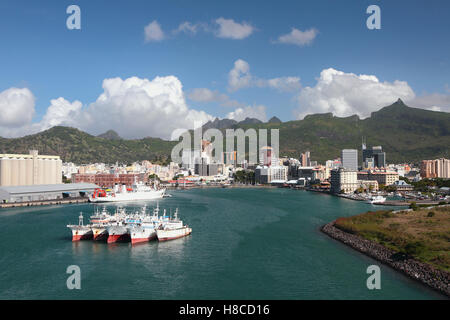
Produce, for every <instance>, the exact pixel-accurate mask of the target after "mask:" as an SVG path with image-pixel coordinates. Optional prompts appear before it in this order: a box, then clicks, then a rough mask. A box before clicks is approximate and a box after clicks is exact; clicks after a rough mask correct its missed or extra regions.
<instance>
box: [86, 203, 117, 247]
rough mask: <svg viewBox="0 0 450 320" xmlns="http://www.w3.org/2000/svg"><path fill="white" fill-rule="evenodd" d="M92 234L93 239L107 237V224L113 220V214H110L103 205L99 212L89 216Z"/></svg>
mask: <svg viewBox="0 0 450 320" xmlns="http://www.w3.org/2000/svg"><path fill="white" fill-rule="evenodd" d="M90 220H91V221H90V222H91V230H92V236H93V238H94V240H97V241H98V240H105V239H107V238H108V231H107V227H108V224H109V223H111V222H113V221H114V216H112V215H110V214H109V213H108V211H107V210H106V208H105V207H103V210H102V212H101V213H99V212H98V211H97V212H96V213H95V215H93V216H91V217H90Z"/></svg>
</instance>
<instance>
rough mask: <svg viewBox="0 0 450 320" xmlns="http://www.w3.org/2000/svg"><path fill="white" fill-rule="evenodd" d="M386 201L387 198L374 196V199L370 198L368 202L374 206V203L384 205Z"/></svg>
mask: <svg viewBox="0 0 450 320" xmlns="http://www.w3.org/2000/svg"><path fill="white" fill-rule="evenodd" d="M385 201H386V198H385V197H382V196H374V197H370V198H369V199H368V200H367V203H370V204H374V203H383V202H385Z"/></svg>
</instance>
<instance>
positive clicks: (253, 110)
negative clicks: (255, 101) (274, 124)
mask: <svg viewBox="0 0 450 320" xmlns="http://www.w3.org/2000/svg"><path fill="white" fill-rule="evenodd" d="M247 117H248V118H256V119H259V120H261V121H263V122H266V121H267V115H266V107H265V106H263V105H256V106H253V107H252V106H247V107H244V108H237V109H236V110H234V111H233V112H230V113H228V114H227V115H226V118H228V119H233V120H236V121H242V120H245V118H247Z"/></svg>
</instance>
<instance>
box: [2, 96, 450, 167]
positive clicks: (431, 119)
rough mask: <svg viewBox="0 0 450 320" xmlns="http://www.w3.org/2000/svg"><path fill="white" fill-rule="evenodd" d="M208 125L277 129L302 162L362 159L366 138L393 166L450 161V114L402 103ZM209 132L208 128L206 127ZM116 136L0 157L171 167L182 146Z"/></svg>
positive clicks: (68, 131) (287, 152) (21, 144)
mask: <svg viewBox="0 0 450 320" xmlns="http://www.w3.org/2000/svg"><path fill="white" fill-rule="evenodd" d="M209 126H211V127H216V128H218V129H219V130H224V129H227V128H243V129H244V130H246V129H248V128H255V129H258V128H261V129H275V128H277V129H279V130H280V131H279V136H280V155H281V156H289V157H295V158H298V157H299V155H300V152H304V151H306V150H308V151H310V152H311V157H312V159H313V160H317V161H319V162H322V163H323V162H324V161H326V160H328V159H334V158H337V157H339V156H340V151H341V150H342V149H345V148H351V149H358V150H359V157H361V154H360V153H361V152H360V148H361V138H362V137H363V136H364V137H365V138H366V141H367V145H368V146H372V145H381V146H383V150H384V151H386V158H387V162H389V163H393V162H394V163H400V162H406V161H420V160H423V159H436V158H439V157H446V158H450V113H446V112H436V111H430V110H424V109H417V108H411V107H408V106H406V105H405V104H404V103H403V101H401V100H398V101H396V102H395V103H393V104H392V105H390V106H387V107H384V108H382V109H380V110H378V111H376V112H373V113H372V114H371V116H370V117H369V118H366V119H362V120H361V119H360V118H359V117H358V116H356V115H353V116H349V117H344V118H340V117H336V116H333V115H332V114H331V113H325V114H313V115H308V116H306V117H305V118H304V119H303V120H295V121H287V122H282V123H275V122H267V123H262V122H261V121H259V120H258V121H253V120H251V119H250V120H248V121H245V120H244V121H241V122H237V121H235V120H230V119H223V120H219V119H215V120H214V121H210V122H209ZM207 128H208V123H207V124H205V125H204V126H203V129H207ZM105 134H106V133H105ZM102 136H104V135H103V134H102ZM118 136H119V135H118V134H116V135H114V134H111V133H110V134H107V135H106V136H104V137H95V136H93V135H90V134H88V133H85V132H82V131H80V130H78V129H74V128H69V127H53V128H51V129H48V130H46V131H43V132H40V133H37V134H33V135H29V136H26V137H21V138H13V139H7V138H0V153H28V150H30V149H37V150H38V151H39V153H40V154H49V155H60V156H61V158H62V159H63V161H66V162H75V163H78V164H81V163H94V162H105V163H114V162H116V161H119V162H122V163H131V162H133V161H138V160H150V161H154V162H155V161H157V162H161V163H167V162H168V161H170V153H171V150H172V148H173V147H174V146H175V145H176V144H177V143H178V142H174V141H165V140H162V139H159V138H143V139H130V140H127V139H120V137H119V139H116V138H117V137H118ZM108 137H109V138H108ZM114 137H116V138H114ZM111 138H112V139H111Z"/></svg>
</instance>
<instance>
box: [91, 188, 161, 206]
mask: <svg viewBox="0 0 450 320" xmlns="http://www.w3.org/2000/svg"><path fill="white" fill-rule="evenodd" d="M165 192H166V190H165V189H162V190H158V191H148V192H130V193H125V194H120V193H117V194H116V195H115V196H106V197H95V198H92V197H89V201H90V202H97V203H102V202H124V201H144V200H155V199H162V198H163V197H164V194H165Z"/></svg>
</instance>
